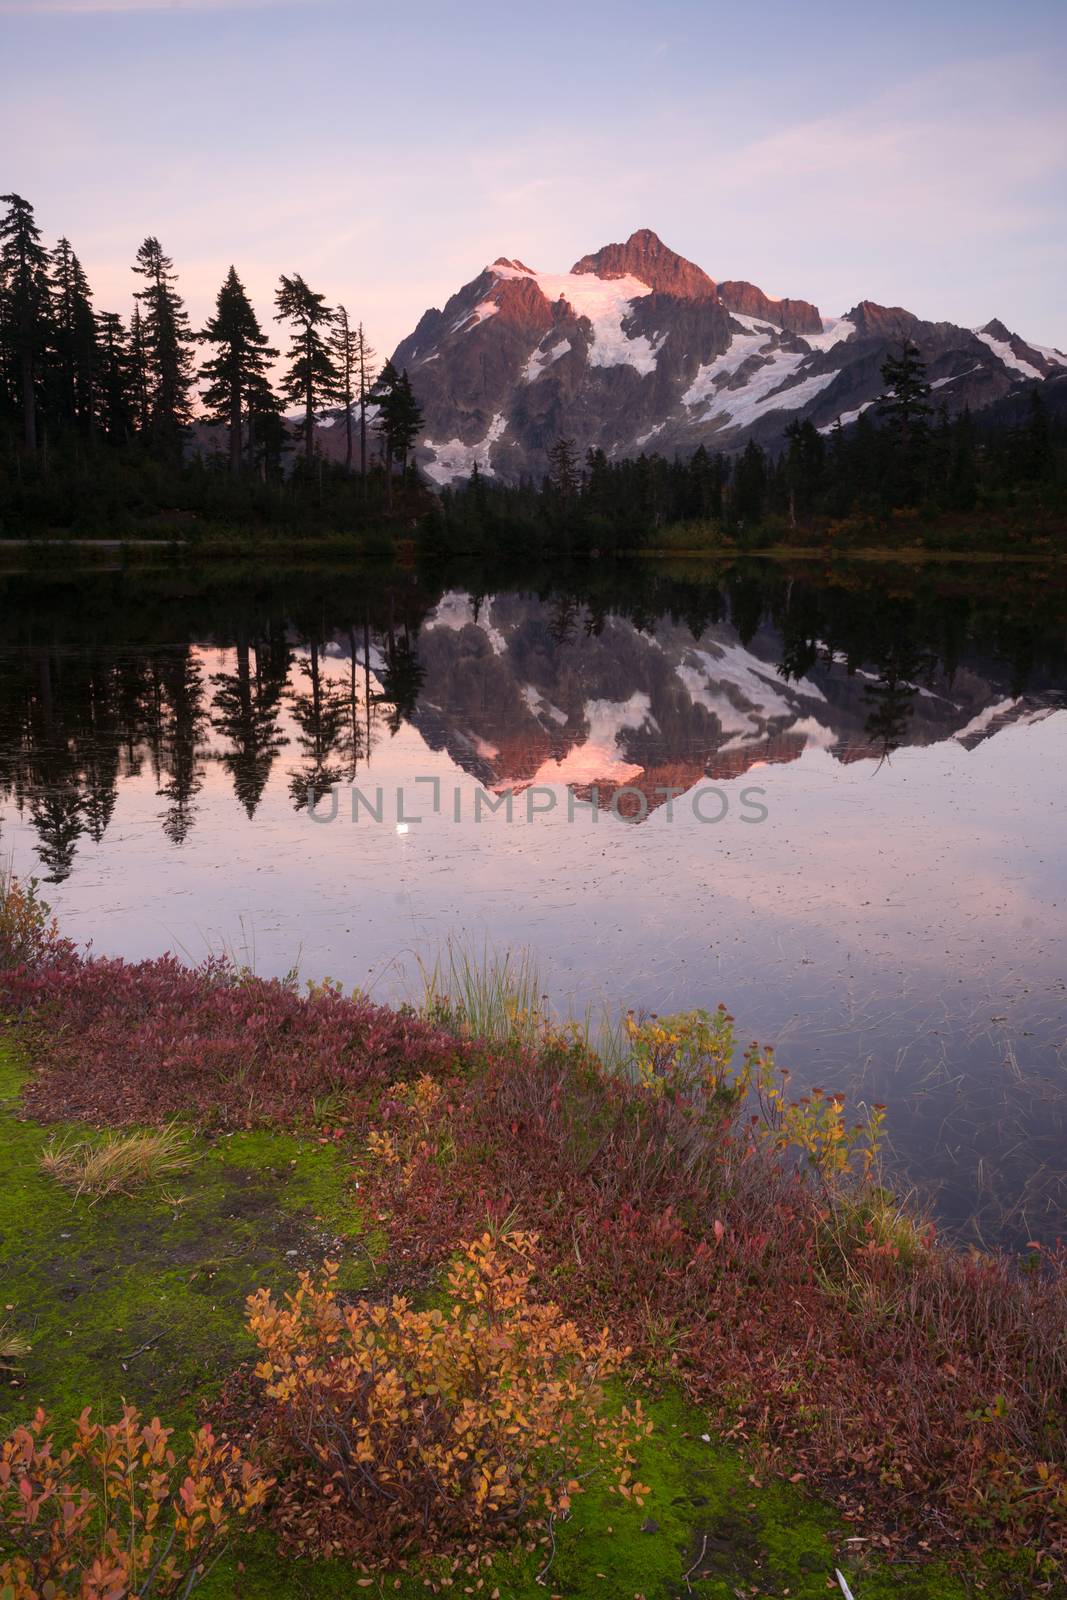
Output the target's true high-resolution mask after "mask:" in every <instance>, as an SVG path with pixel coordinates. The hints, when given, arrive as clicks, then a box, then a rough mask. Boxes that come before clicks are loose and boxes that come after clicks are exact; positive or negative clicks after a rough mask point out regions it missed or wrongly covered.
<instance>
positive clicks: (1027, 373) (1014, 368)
mask: <svg viewBox="0 0 1067 1600" xmlns="http://www.w3.org/2000/svg"><path fill="white" fill-rule="evenodd" d="M974 334H975V338H977V339H981V341H982V343H983V344H987V345H988V346H989V348H990V350H992V352H993V354H994V355H995V356H998V357H999V358H1000V360H1001V361H1003V363H1004V365H1005V366H1006V367H1007V368H1008V370H1009V371H1011V372H1021V373H1022V375H1023V377H1024V378H1043V377H1044V376H1045V374H1044V373H1043V372H1042V371H1041V368H1040V367H1035V366H1034V364H1033V362H1032V361H1027V360H1025V358H1023V357H1022V356H1017V355H1016V354H1015V351H1014V350H1013V349H1012V347H1011V345H1010V344H1009V343H1008V341H1007V340H1006V339H997V338H995V337H994V335H993V334H991V333H985V332H983V330H982V329H981V328H975V330H974Z"/></svg>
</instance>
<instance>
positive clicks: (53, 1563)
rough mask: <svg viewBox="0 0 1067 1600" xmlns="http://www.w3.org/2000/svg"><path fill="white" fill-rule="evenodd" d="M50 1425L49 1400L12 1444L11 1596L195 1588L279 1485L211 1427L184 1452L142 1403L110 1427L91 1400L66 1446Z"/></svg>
mask: <svg viewBox="0 0 1067 1600" xmlns="http://www.w3.org/2000/svg"><path fill="white" fill-rule="evenodd" d="M48 1427H49V1424H48V1419H47V1417H46V1416H45V1414H44V1412H43V1411H42V1410H40V1409H38V1411H37V1413H36V1415H35V1417H34V1419H33V1421H32V1422H31V1423H30V1424H29V1426H28V1427H19V1428H16V1429H15V1431H14V1432H13V1433H12V1434H11V1435H10V1437H9V1438H7V1439H5V1440H4V1442H3V1445H2V1446H0V1597H2V1600H124V1597H126V1596H132V1595H138V1596H151V1597H152V1600H164V1597H166V1596H171V1595H175V1596H177V1595H180V1596H182V1597H184V1596H186V1595H188V1594H190V1593H191V1592H192V1591H193V1589H194V1588H195V1587H196V1585H197V1583H198V1582H199V1581H200V1579H201V1578H202V1577H203V1576H204V1575H205V1574H206V1572H207V1571H208V1569H209V1568H210V1567H211V1566H212V1565H213V1564H214V1562H215V1561H216V1560H217V1559H218V1557H219V1556H220V1555H221V1554H222V1552H223V1551H224V1549H225V1548H226V1544H227V1542H228V1537H229V1533H230V1530H231V1528H232V1526H233V1523H234V1521H235V1520H236V1519H240V1518H247V1517H249V1516H250V1515H251V1514H254V1513H255V1512H256V1511H257V1510H258V1509H259V1508H260V1506H261V1505H262V1504H263V1502H264V1500H265V1498H266V1494H267V1490H268V1489H269V1487H270V1481H269V1479H266V1478H264V1477H263V1475H262V1474H261V1473H259V1472H258V1471H257V1470H256V1468H254V1467H253V1466H252V1464H251V1463H250V1462H248V1461H246V1460H244V1459H243V1457H242V1456H241V1453H240V1451H238V1450H237V1449H236V1448H235V1447H234V1446H233V1445H230V1444H228V1443H226V1442H225V1441H223V1442H220V1441H218V1440H216V1439H215V1437H214V1435H213V1434H212V1432H211V1429H210V1428H207V1427H205V1428H201V1429H200V1430H199V1431H198V1432H197V1433H196V1435H195V1436H194V1438H193V1441H192V1447H191V1449H190V1451H189V1455H188V1457H187V1458H186V1459H185V1460H184V1461H182V1462H180V1463H179V1462H178V1460H177V1459H176V1457H175V1454H174V1452H173V1451H172V1450H171V1449H170V1447H169V1440H170V1437H171V1434H172V1432H173V1429H171V1428H164V1427H162V1426H161V1425H160V1422H159V1418H158V1417H153V1419H152V1421H151V1422H147V1423H146V1422H143V1421H142V1419H141V1416H140V1414H139V1413H138V1411H137V1410H136V1408H135V1407H133V1406H126V1407H125V1408H124V1410H123V1412H122V1416H121V1417H120V1419H119V1421H118V1422H115V1423H111V1424H109V1425H107V1426H104V1425H102V1424H101V1423H97V1422H93V1421H91V1419H90V1414H89V1410H88V1408H86V1410H85V1411H83V1412H82V1414H81V1416H80V1417H79V1419H78V1423H77V1427H76V1430H75V1436H74V1442H73V1443H72V1444H71V1445H70V1446H68V1447H67V1448H65V1449H61V1450H59V1449H57V1448H56V1446H55V1444H54V1442H53V1439H52V1436H51V1434H50V1433H49V1431H48Z"/></svg>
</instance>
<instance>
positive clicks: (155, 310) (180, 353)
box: [133, 235, 193, 461]
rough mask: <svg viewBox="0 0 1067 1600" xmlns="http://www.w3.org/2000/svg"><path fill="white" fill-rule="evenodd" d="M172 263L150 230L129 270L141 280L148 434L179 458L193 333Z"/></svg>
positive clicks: (159, 449) (168, 455) (139, 293)
mask: <svg viewBox="0 0 1067 1600" xmlns="http://www.w3.org/2000/svg"><path fill="white" fill-rule="evenodd" d="M173 267H174V263H173V262H172V260H171V258H170V257H169V256H165V255H164V254H163V250H162V248H161V246H160V243H159V240H158V239H156V238H155V237H153V236H152V235H149V237H148V238H147V239H146V240H145V241H144V243H143V244H142V246H141V248H140V249H139V250H138V252H137V260H136V262H135V264H134V268H133V270H134V272H135V273H137V275H138V276H139V277H141V278H143V279H144V280H145V287H144V288H143V289H139V290H138V291H137V295H136V298H137V299H138V300H139V301H140V302H141V305H142V307H143V308H144V309H143V313H142V327H143V341H144V352H145V358H146V359H145V365H146V368H147V373H146V389H147V407H146V409H147V424H148V436H149V440H150V442H151V445H152V448H153V449H154V450H155V451H156V452H157V453H158V454H159V455H161V456H163V457H165V458H168V459H170V460H174V461H180V459H181V450H182V434H183V432H184V429H185V427H186V424H187V423H188V422H189V420H190V417H191V415H192V412H191V406H190V400H189V390H190V388H191V387H192V382H193V359H192V354H191V349H190V347H191V344H192V340H193V335H192V333H191V332H190V331H189V317H188V314H187V312H186V310H185V305H184V302H183V301H182V298H181V296H180V295H179V294H178V291H177V290H176V289H175V287H174V285H175V283H176V282H177V277H176V275H175V273H174V271H173Z"/></svg>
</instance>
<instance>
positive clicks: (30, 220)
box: [0, 194, 52, 451]
mask: <svg viewBox="0 0 1067 1600" xmlns="http://www.w3.org/2000/svg"><path fill="white" fill-rule="evenodd" d="M0 205H6V206H7V208H8V209H7V213H6V215H5V216H3V217H0V339H2V341H3V358H4V366H5V368H6V370H7V374H8V383H9V385H10V389H11V391H12V395H13V398H14V402H15V406H16V407H17V408H18V409H19V410H20V411H21V413H22V438H23V443H24V445H25V447H26V449H27V450H30V451H34V450H36V449H37V437H38V428H37V421H38V406H39V403H40V392H39V391H40V387H41V382H42V379H43V375H44V363H45V353H46V350H47V347H48V339H49V333H50V324H51V312H52V299H51V293H50V288H49V282H48V252H47V251H46V250H45V248H44V246H43V245H42V243H41V230H40V228H39V227H38V226H37V223H36V221H35V219H34V214H33V207H32V205H31V204H30V202H29V201H28V200H24V199H23V198H22V196H21V195H19V194H4V195H0Z"/></svg>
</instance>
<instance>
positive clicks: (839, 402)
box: [335, 229, 1067, 484]
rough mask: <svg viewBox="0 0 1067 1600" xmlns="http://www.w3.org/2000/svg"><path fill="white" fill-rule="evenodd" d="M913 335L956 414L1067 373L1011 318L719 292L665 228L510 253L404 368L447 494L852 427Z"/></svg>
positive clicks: (723, 285) (431, 320) (403, 348)
mask: <svg viewBox="0 0 1067 1600" xmlns="http://www.w3.org/2000/svg"><path fill="white" fill-rule="evenodd" d="M905 338H907V339H911V340H912V341H913V342H914V343H915V344H917V345H918V347H919V349H920V351H921V353H922V356H923V359H924V360H925V361H926V362H927V364H928V373H929V377H930V380H931V382H932V383H933V385H934V391H935V394H934V398H935V401H936V402H937V403H938V404H941V403H942V402H943V403H944V404H945V405H947V407H948V409H949V411H950V412H956V411H958V410H961V409H962V408H963V407H964V406H969V407H970V408H971V409H972V410H975V411H977V410H980V409H982V408H984V407H985V406H988V405H991V404H992V403H994V402H995V401H1000V400H1003V399H1004V398H1005V397H1006V396H1010V395H1011V394H1012V393H1013V392H1014V391H1016V390H1018V389H1019V388H1020V387H1021V386H1022V385H1023V384H1025V383H1027V382H1029V381H1033V380H1035V379H1042V380H1045V379H1050V378H1052V377H1054V375H1056V374H1061V375H1062V374H1064V373H1067V354H1064V353H1062V352H1060V351H1057V350H1051V349H1048V348H1046V347H1044V346H1040V345H1033V344H1029V343H1027V342H1026V341H1025V340H1023V339H1022V338H1020V337H1019V335H1018V334H1015V333H1013V332H1011V330H1009V329H1008V328H1006V327H1005V326H1004V325H1003V323H1001V322H997V321H993V322H989V323H987V324H986V326H985V327H984V328H981V329H977V330H972V329H968V328H959V327H956V326H954V325H953V324H952V323H948V322H925V321H923V320H922V319H921V318H919V317H915V316H913V315H912V314H911V313H910V312H908V311H905V310H903V309H902V308H900V307H892V306H878V305H875V304H874V303H873V302H871V301H869V300H862V301H860V302H859V303H858V304H857V305H856V306H855V307H854V308H853V309H852V310H851V311H849V312H848V313H847V314H846V315H845V316H843V317H830V318H827V317H823V316H822V315H821V314H820V312H819V309H818V307H816V306H814V305H811V304H809V303H808V302H807V301H804V300H797V299H783V300H776V299H772V298H771V297H770V296H769V295H767V294H765V293H764V292H763V290H761V289H758V288H757V287H756V286H755V285H754V284H751V283H746V282H742V281H737V280H732V279H728V280H724V281H719V282H717V281H716V280H714V279H713V278H711V277H709V276H708V274H707V273H706V272H704V271H702V269H701V268H700V267H698V266H696V265H694V263H693V262H691V261H686V260H685V259H684V258H683V257H682V256H679V255H677V254H676V253H675V252H674V251H673V250H670V249H668V247H667V246H666V245H664V244H663V242H662V241H661V240H660V239H658V238H657V236H656V235H655V234H654V233H652V232H650V231H649V230H648V229H642V230H641V231H639V232H638V233H635V234H632V235H631V236H630V238H629V239H627V240H626V242H625V243H624V244H609V245H605V246H604V247H603V249H601V250H598V251H596V252H595V253H593V254H592V255H588V256H583V257H582V259H581V260H580V261H576V262H575V264H574V266H573V267H572V268H571V270H570V272H565V273H546V272H538V271H535V270H534V269H533V268H532V267H528V266H527V265H526V264H525V263H524V262H522V261H518V260H513V259H509V258H507V257H504V256H501V257H499V258H498V259H497V260H496V261H494V262H493V264H492V265H491V266H488V267H486V268H485V269H484V271H483V272H481V273H479V275H478V276H477V277H476V278H474V279H473V280H472V281H471V282H470V283H468V284H466V285H465V286H464V287H463V288H462V289H460V290H459V291H458V292H457V293H456V294H454V295H453V296H452V298H451V299H450V300H449V301H448V303H447V304H446V305H445V307H444V309H443V310H431V311H427V312H426V314H425V315H424V316H423V317H422V319H421V320H420V322H419V324H418V326H417V327H416V329H415V331H414V333H412V334H411V335H410V337H409V338H407V339H405V340H403V341H402V343H401V344H400V345H399V346H398V347H397V350H396V352H395V354H394V356H393V360H394V362H395V363H396V365H397V366H398V367H406V368H407V370H408V373H409V375H410V377H411V381H412V384H413V386H414V388H415V392H416V394H417V395H418V398H419V400H420V402H421V404H422V406H423V409H424V414H425V424H426V426H425V434H424V437H423V440H422V442H421V444H420V446H419V449H418V453H417V454H418V460H419V462H420V464H421V466H422V468H423V470H424V471H425V472H426V474H427V476H428V477H429V478H430V479H431V480H432V481H433V482H435V483H438V484H445V483H448V482H451V481H452V480H453V479H456V478H464V477H467V476H469V475H470V472H471V468H472V467H473V465H474V463H475V462H477V464H478V467H479V469H480V470H481V471H483V472H488V473H492V474H495V475H497V476H499V477H501V478H504V479H508V480H516V479H518V478H519V477H520V476H522V475H523V474H527V473H529V474H533V475H535V476H538V475H540V474H541V473H543V472H544V470H545V468H546V465H547V451H548V448H549V447H550V445H551V444H552V443H553V441H554V440H555V439H557V438H558V437H559V436H560V435H565V436H567V437H568V438H571V439H573V440H574V442H575V443H576V445H577V446H578V447H579V449H580V450H582V451H585V450H586V449H588V448H589V447H590V446H598V447H600V448H601V449H603V450H604V451H605V452H606V453H607V454H608V455H609V456H610V457H614V458H619V457H624V456H632V455H639V454H640V453H641V452H642V451H648V452H651V451H659V452H661V453H664V454H667V455H673V454H674V453H675V452H676V451H677V452H679V453H682V454H686V453H689V452H691V451H692V450H695V449H696V447H697V446H698V445H700V444H703V445H705V446H706V447H707V448H708V449H710V450H726V451H731V452H732V451H736V450H739V449H741V448H743V447H744V445H745V443H746V442H747V440H748V439H750V438H756V439H758V440H760V441H761V442H762V443H765V444H767V445H769V446H772V447H774V446H776V445H778V444H779V443H780V441H781V437H782V432H783V429H784V428H785V427H786V426H787V425H788V424H789V423H790V422H792V421H794V420H796V419H804V418H811V420H812V421H813V422H814V423H815V425H816V426H817V427H819V428H821V429H823V430H828V429H829V428H831V427H832V426H833V425H834V423H835V422H836V420H837V419H838V418H839V417H840V418H841V420H842V422H843V423H845V424H847V423H849V422H852V421H854V420H855V418H856V417H857V416H859V414H860V413H861V412H862V411H864V410H865V409H866V408H867V407H868V406H870V405H872V404H873V403H874V402H875V401H876V400H877V398H878V396H879V395H880V393H881V392H882V387H883V385H882V379H881V370H880V369H881V366H882V363H883V361H884V360H885V357H886V355H887V353H888V352H889V351H890V350H891V349H892V348H893V347H894V346H895V345H899V343H900V341H901V340H902V339H905ZM335 432H336V430H335Z"/></svg>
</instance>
